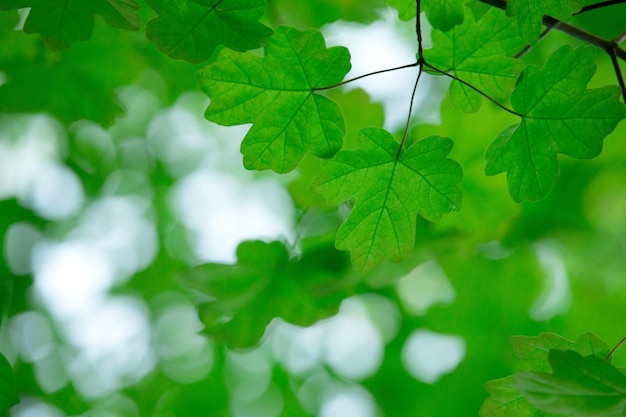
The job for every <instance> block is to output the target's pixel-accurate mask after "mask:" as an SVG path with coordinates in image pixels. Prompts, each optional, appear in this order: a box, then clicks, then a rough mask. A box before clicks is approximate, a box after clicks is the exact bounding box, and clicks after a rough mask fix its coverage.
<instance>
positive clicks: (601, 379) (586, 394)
mask: <svg viewBox="0 0 626 417" xmlns="http://www.w3.org/2000/svg"><path fill="white" fill-rule="evenodd" d="M548 359H549V361H550V365H551V366H552V370H553V373H551V374H549V373H541V372H523V373H518V374H516V375H515V381H514V382H513V387H514V388H515V389H517V390H518V391H519V392H521V393H522V394H523V395H524V397H525V398H526V399H527V400H528V402H530V403H531V404H532V405H533V406H535V407H537V408H538V409H540V410H544V411H547V412H551V413H555V414H560V415H566V416H571V417H623V416H624V415H626V376H625V375H623V374H622V373H621V372H620V371H618V370H617V369H616V368H615V367H613V366H612V365H611V364H609V363H608V362H607V361H605V360H604V359H602V358H599V357H597V356H595V355H590V356H582V355H580V354H579V353H577V352H574V351H571V350H567V351H562V350H556V349H552V350H550V353H549V354H548Z"/></svg>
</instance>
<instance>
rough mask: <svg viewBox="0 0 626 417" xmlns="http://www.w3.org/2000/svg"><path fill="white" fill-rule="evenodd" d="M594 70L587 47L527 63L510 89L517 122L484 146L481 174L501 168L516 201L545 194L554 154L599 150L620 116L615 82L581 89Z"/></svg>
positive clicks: (587, 154)
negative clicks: (538, 64) (537, 64)
mask: <svg viewBox="0 0 626 417" xmlns="http://www.w3.org/2000/svg"><path fill="white" fill-rule="evenodd" d="M594 72H595V52H594V50H593V48H592V47H590V46H581V47H579V48H577V49H575V50H574V49H572V47H570V46H568V45H565V46H563V47H561V48H560V49H558V50H557V51H556V52H554V54H553V55H552V56H551V57H550V59H549V60H548V62H547V63H546V65H545V67H544V68H543V69H541V70H540V69H538V68H537V67H534V66H530V67H528V68H527V69H526V70H525V71H524V72H523V73H522V75H521V78H520V81H519V82H518V85H517V86H516V87H515V90H514V91H513V95H512V97H511V101H512V104H513V108H514V109H515V111H517V112H518V113H519V114H520V115H521V117H522V122H521V123H520V124H519V125H516V126H512V127H511V128H509V129H507V130H506V131H505V132H504V133H503V134H502V135H501V136H500V137H499V138H498V139H496V141H495V142H494V143H493V144H492V145H491V147H490V148H489V150H488V151H487V167H486V170H485V171H486V173H487V175H495V174H499V173H501V172H504V171H507V173H508V175H507V179H508V184H509V192H510V194H511V196H512V197H513V199H514V200H515V201H517V202H520V201H522V200H539V199H541V198H543V197H545V196H546V195H547V194H548V192H549V191H550V189H551V187H552V185H553V184H554V182H555V181H556V179H557V177H558V172H559V168H558V162H557V155H558V154H559V153H562V154H565V155H569V156H571V157H574V158H579V159H584V158H585V159H586V158H593V157H595V156H597V155H598V154H599V153H600V151H601V150H602V142H603V140H604V137H605V136H607V135H608V134H609V133H611V132H612V131H613V129H615V127H616V126H617V124H618V123H619V121H620V120H622V119H623V118H625V117H626V110H625V109H624V105H623V104H621V103H620V102H619V96H620V91H619V88H617V87H615V86H610V87H603V88H597V89H586V85H587V83H588V82H589V80H590V79H591V77H592V76H593V73H594Z"/></svg>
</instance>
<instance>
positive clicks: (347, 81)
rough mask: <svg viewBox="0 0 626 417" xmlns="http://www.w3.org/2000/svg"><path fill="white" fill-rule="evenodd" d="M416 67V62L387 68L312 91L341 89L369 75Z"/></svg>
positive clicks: (417, 63) (315, 88)
mask: <svg viewBox="0 0 626 417" xmlns="http://www.w3.org/2000/svg"><path fill="white" fill-rule="evenodd" d="M418 65H419V62H417V61H416V62H413V63H412V64H406V65H401V66H399V67H394V68H387V69H384V70H378V71H373V72H368V73H367V74H363V75H359V76H358V77H354V78H350V79H348V80H344V81H342V82H340V83H337V84H333V85H329V86H326V87H314V88H312V91H322V90H330V89H333V88H337V87H341V86H342V85H345V84H348V83H351V82H353V81H357V80H360V79H361V78H365V77H369V76H371V75H376V74H382V73H385V72H391V71H397V70H401V69H405V68H411V67H416V66H418Z"/></svg>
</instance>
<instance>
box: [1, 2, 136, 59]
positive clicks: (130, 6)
mask: <svg viewBox="0 0 626 417" xmlns="http://www.w3.org/2000/svg"><path fill="white" fill-rule="evenodd" d="M25 7H30V12H29V13H28V18H27V19H26V22H25V23H24V32H26V33H39V34H40V35H41V37H42V39H43V40H44V42H45V43H46V45H47V46H48V47H49V48H52V49H63V48H67V47H69V46H70V45H72V44H73V43H74V42H75V41H83V40H87V39H89V37H90V36H91V33H92V31H93V27H94V17H95V16H96V15H98V16H101V17H102V18H103V19H104V20H105V21H106V22H107V23H108V24H109V25H111V26H112V27H114V28H119V29H127V30H137V29H139V26H140V24H141V21H140V19H139V16H138V15H137V13H136V12H137V10H139V4H138V3H137V2H136V1H135V0H89V1H84V0H3V1H2V2H0V9H2V10H10V9H22V8H25Z"/></svg>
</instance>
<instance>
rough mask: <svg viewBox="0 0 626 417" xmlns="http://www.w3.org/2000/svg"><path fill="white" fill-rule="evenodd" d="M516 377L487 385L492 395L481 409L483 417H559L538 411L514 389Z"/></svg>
mask: <svg viewBox="0 0 626 417" xmlns="http://www.w3.org/2000/svg"><path fill="white" fill-rule="evenodd" d="M514 380H515V377H514V376H513V375H511V376H507V377H506V378H501V379H494V380H492V381H488V382H487V383H485V389H486V390H487V392H488V393H489V394H490V395H489V397H488V398H487V399H486V400H485V402H484V403H483V405H482V407H481V408H480V413H479V414H480V415H481V417H558V416H556V415H555V414H549V413H545V412H543V411H539V410H537V409H536V408H535V407H533V406H532V405H530V404H529V403H528V401H526V399H525V398H524V396H523V395H522V394H520V393H519V392H518V391H517V390H516V389H515V388H513V382H514Z"/></svg>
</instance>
